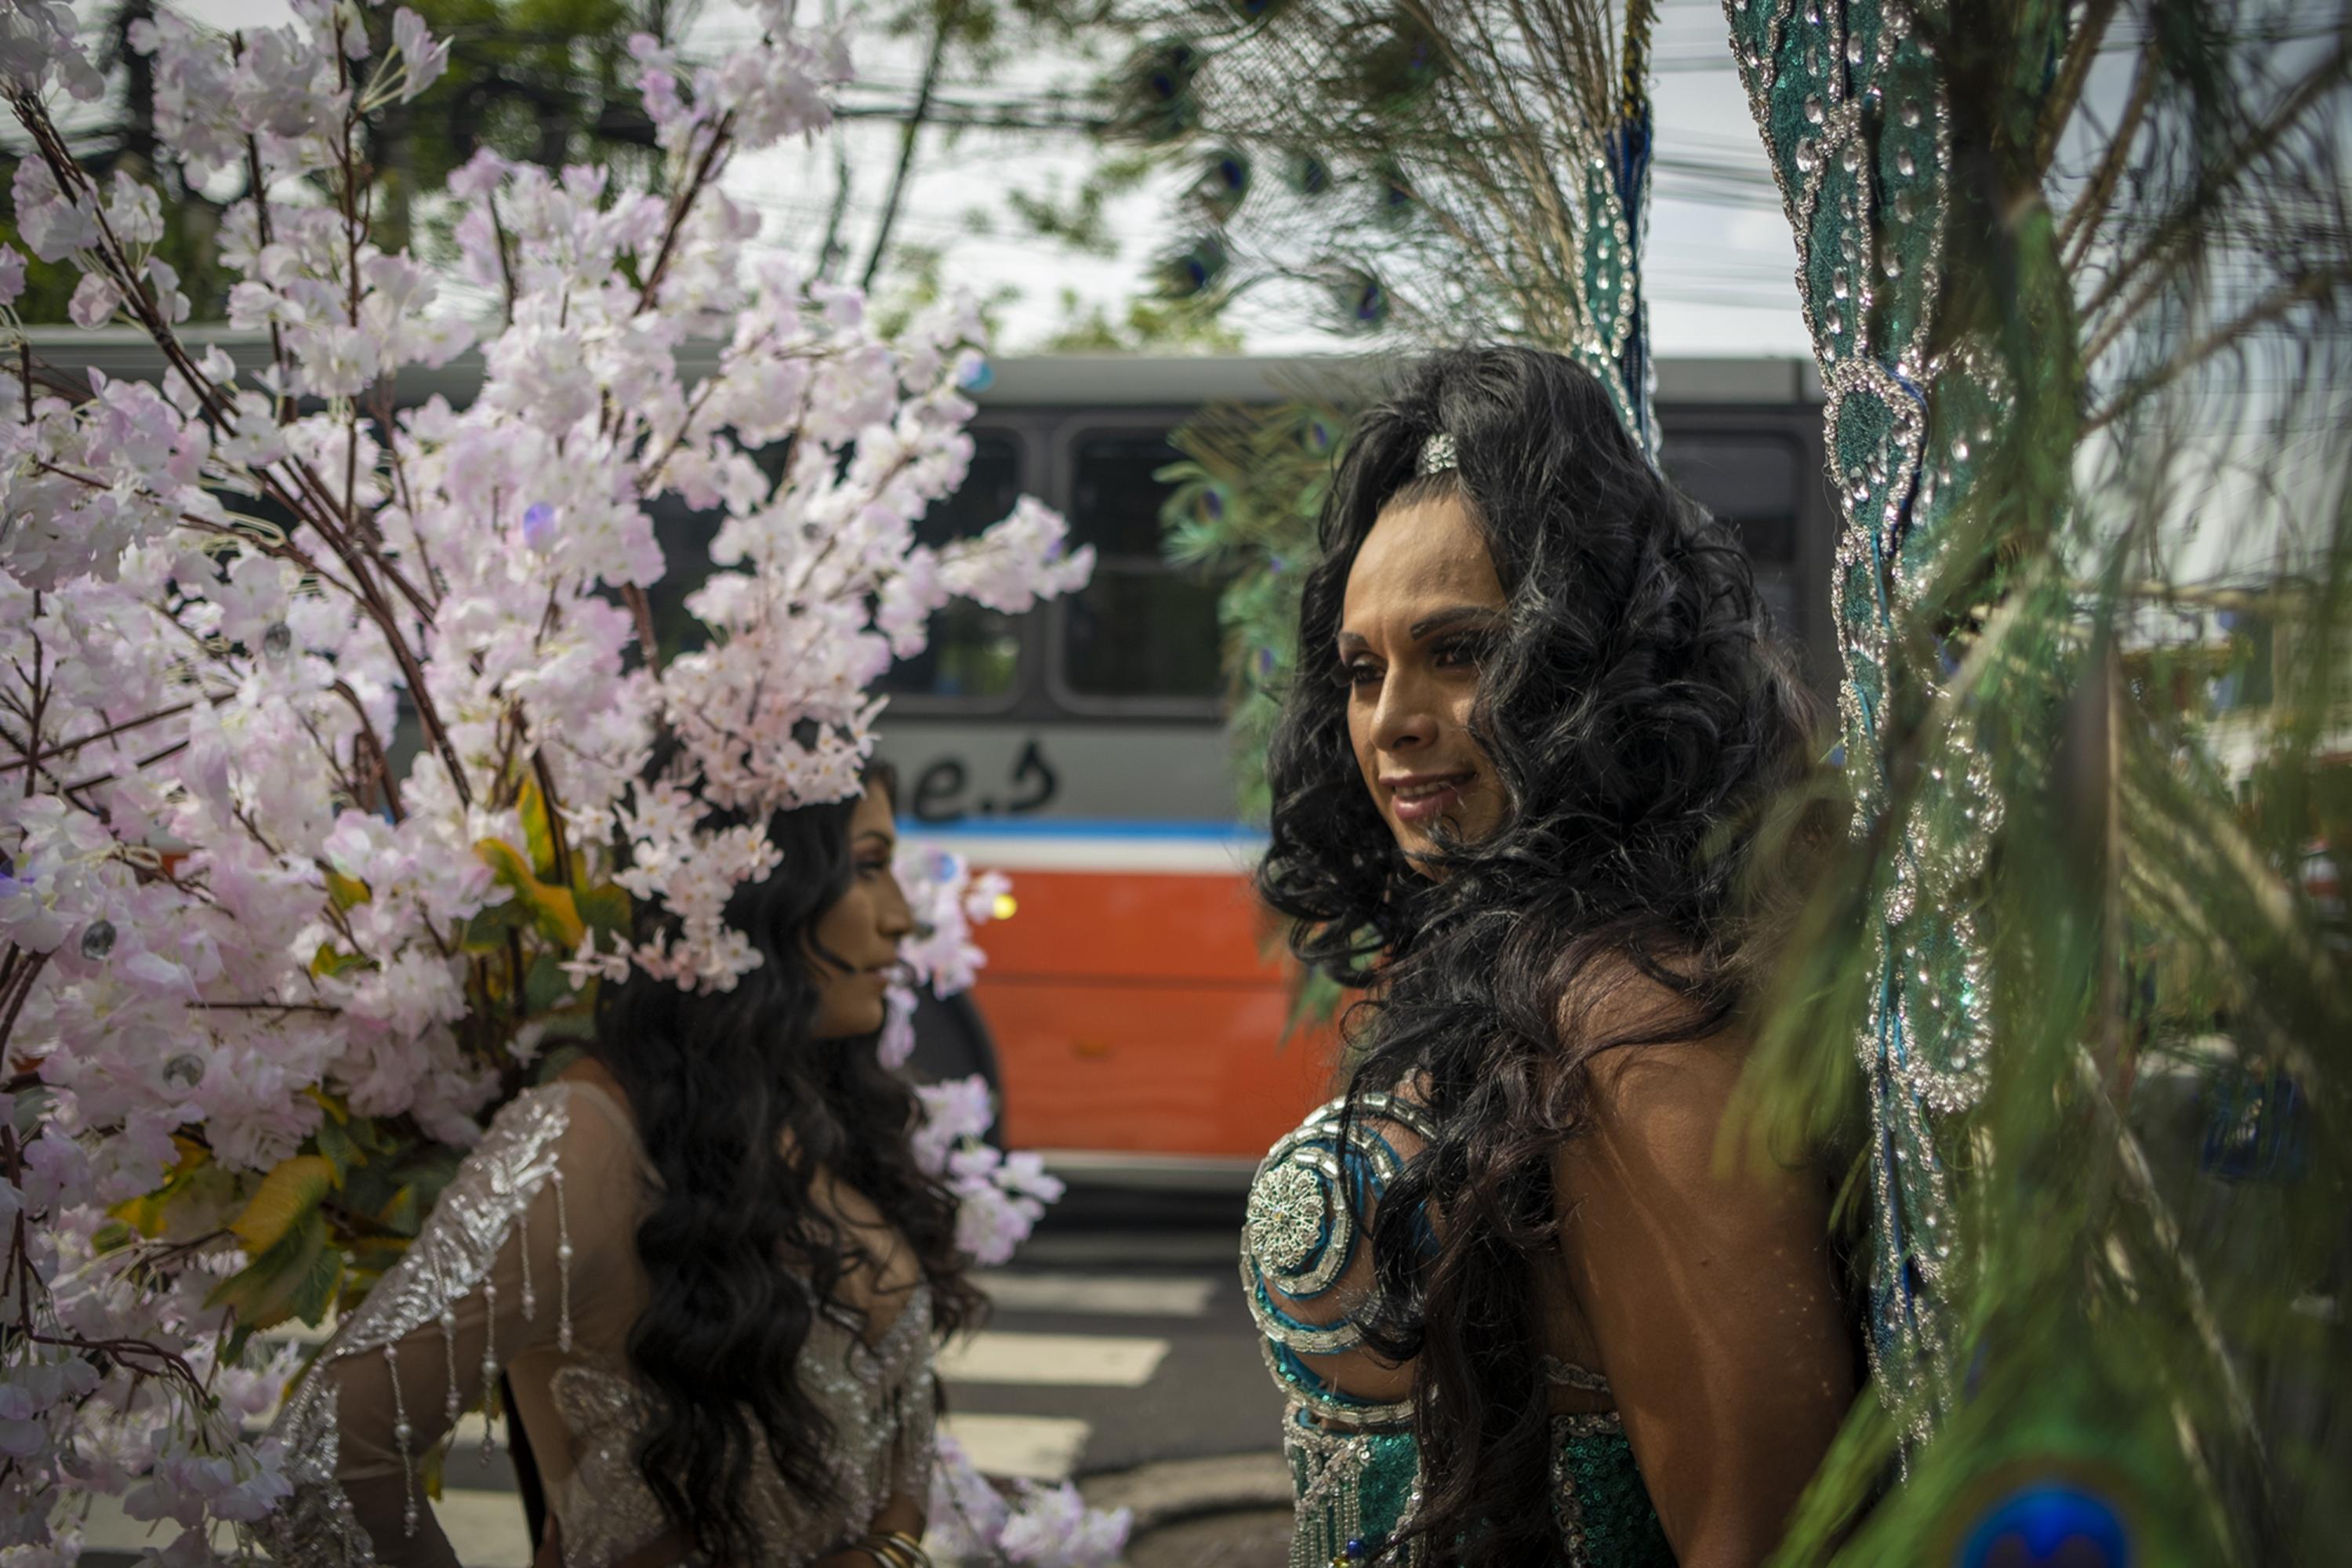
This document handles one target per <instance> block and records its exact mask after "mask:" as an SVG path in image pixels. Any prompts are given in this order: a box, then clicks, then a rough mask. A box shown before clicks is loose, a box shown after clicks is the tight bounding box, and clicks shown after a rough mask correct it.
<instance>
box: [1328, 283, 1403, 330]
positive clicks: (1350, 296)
mask: <svg viewBox="0 0 2352 1568" xmlns="http://www.w3.org/2000/svg"><path fill="white" fill-rule="evenodd" d="M1331 293H1332V298H1333V299H1335V300H1337V301H1338V302H1339V309H1340V310H1341V311H1342V312H1343V313H1344V314H1345V315H1346V317H1347V320H1348V324H1349V325H1350V326H1353V327H1358V328H1361V329H1364V330H1367V331H1369V330H1370V329H1372V328H1375V327H1378V326H1380V325H1381V324H1382V323H1384V322H1385V321H1387V320H1388V319H1389V296H1388V290H1387V289H1383V288H1381V280H1380V279H1377V278H1375V277H1373V276H1372V275H1371V274H1370V273H1369V272H1365V271H1362V270H1360V269H1358V268H1349V270H1348V271H1346V272H1344V273H1342V274H1341V275H1340V277H1339V280H1338V281H1337V282H1336V283H1334V284H1333V285H1332V287H1331Z"/></svg>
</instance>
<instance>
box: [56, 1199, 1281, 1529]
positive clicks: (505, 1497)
mask: <svg viewBox="0 0 2352 1568" xmlns="http://www.w3.org/2000/svg"><path fill="white" fill-rule="evenodd" d="M1241 1206H1242V1200H1241V1195H1240V1194H1238V1193H1232V1194H1214V1195H1208V1194H1168V1193H1156V1192H1126V1191H1119V1190H1115V1189H1099V1188H1088V1189H1082V1190H1076V1191H1073V1192H1072V1193H1071V1194H1070V1195H1069V1196H1068V1197H1066V1198H1065V1200H1064V1201H1063V1202H1062V1203H1061V1204H1059V1205H1056V1206H1055V1209H1054V1210H1053V1211H1052V1212H1051V1213H1050V1214H1049V1215H1048V1216H1047V1219H1046V1222H1045V1225H1044V1226H1041V1227H1040V1229H1039V1231H1038V1234H1037V1235H1036V1236H1034V1237H1032V1238H1031V1239H1030V1241H1029V1243H1028V1245H1027V1246H1026V1247H1024V1250H1023V1251H1022V1253H1021V1255H1020V1256H1019V1257H1017V1258H1014V1259H1013V1262H1012V1263H1011V1264H1009V1265H1008V1266H1006V1267H1005V1268H1001V1269H994V1270H990V1271H989V1272H988V1273H987V1274H986V1275H985V1276H984V1278H983V1279H982V1285H983V1287H984V1288H986V1289H988V1290H989V1291H990V1293H991V1295H992V1299H993V1300H994V1301H995V1310H994V1313H993V1315H992V1319H991V1321H990V1322H989V1323H988V1325H987V1326H986V1328H985V1329H984V1330H983V1331H982V1332H981V1333H980V1334H978V1335H977V1336H975V1337H973V1338H972V1339H971V1340H969V1341H967V1342H961V1343H960V1344H959V1345H957V1346H953V1347H950V1350H949V1352H947V1353H946V1355H945V1356H944V1357H943V1359H942V1363H941V1373H942V1375H943V1378H944V1381H945V1384H946V1387H947V1398H948V1416H947V1423H948V1427H949V1429H950V1431H951V1432H953V1433H954V1434H955V1435H956V1436H957V1437H958V1438H959V1440H961V1442H963V1444H964V1446H965V1447H966V1448H967V1449H968V1450H969V1451H970V1452H971V1455H972V1457H973V1458H974V1459H975V1461H977V1462H978V1463H979V1464H980V1466H981V1468H982V1469H983V1470H986V1471H988V1472H990V1473H992V1474H1007V1475H1019V1476H1025V1477H1029V1478H1031V1479H1038V1480H1045V1481H1055V1480H1062V1479H1085V1478H1087V1477H1089V1476H1096V1475H1100V1474H1102V1473H1104V1472H1108V1471H1124V1470H1130V1469H1133V1468H1135V1467H1137V1466H1140V1465H1146V1464H1150V1463H1152V1462H1154V1461H1160V1460H1186V1459H1202V1458H1216V1457H1221V1456H1226V1455H1236V1454H1248V1453H1259V1454H1271V1453H1273V1452H1274V1451H1275V1450H1276V1448H1277V1447H1278V1446H1279V1438H1278V1436H1277V1432H1278V1423H1279V1420H1280V1417H1281V1402H1280V1400H1279V1398H1278V1397H1277V1396H1276V1394H1275V1391H1274V1388H1273V1385H1272V1384H1271V1383H1270V1382H1269V1381H1268V1379H1267V1376H1266V1372H1265V1366H1264V1364H1263V1363H1262V1362H1261V1361H1260V1359H1259V1354H1258V1350H1257V1341H1256V1338H1255V1331H1254V1329H1253V1327H1252V1325H1251V1322H1250V1319H1249V1313H1248V1310H1247V1309H1246V1308H1245V1307H1244V1304H1243V1301H1242V1296H1241V1287H1240V1281H1239V1276H1238V1272H1237V1269H1236V1265H1235V1256H1236V1255H1235V1247H1236V1244H1237V1238H1238V1233H1239V1229H1240V1224H1241ZM438 1512H439V1515H440V1518H441V1520H442V1523H443V1528H444V1529H445V1530H446V1531H448V1533H449V1535H450V1537H451V1540H452V1542H453V1543H454V1544H455V1545H456V1546H457V1549H458V1552H459V1554H460V1556H461V1558H462V1559H463V1561H464V1562H465V1563H466V1564H467V1568H524V1565H526V1564H528V1563H529V1562H530V1551H529V1546H528V1543H527V1542H526V1540H525V1537H524V1530H523V1524H522V1511H521V1506H520V1500H518V1498H517V1497H516V1495H515V1478H514V1471H513V1468H512V1466H511V1465H510V1464H509V1461H508V1458H507V1456H506V1453H505V1449H504V1445H503V1443H501V1444H499V1447H497V1449H496V1450H495V1451H494V1452H492V1453H490V1454H488V1455H487V1456H486V1455H484V1454H483V1452H482V1450H481V1445H480V1442H479V1433H478V1425H477V1426H474V1427H473V1428H472V1429H471V1430H470V1431H469V1430H468V1428H465V1427H461V1428H460V1440H459V1442H458V1443H457V1445H456V1446H455V1447H453V1449H452V1451H451V1453H450V1455H449V1458H448V1462H447V1466H446V1480H445V1490H444V1495H443V1498H442V1501H441V1503H440V1505H439V1508H438ZM92 1526H93V1528H92V1530H91V1532H90V1537H89V1546H90V1547H91V1548H92V1550H90V1551H89V1552H86V1553H85V1555H84V1556H83V1559H82V1561H83V1563H85V1564H88V1565H89V1568H129V1565H130V1564H132V1563H136V1562H137V1561H138V1557H139V1549H140V1548H141V1547H142V1546H152V1545H160V1544H162V1543H163V1542H167V1541H168V1540H170V1538H171V1537H172V1536H173V1534H174V1533H176V1528H175V1527H171V1526H166V1527H165V1528H164V1529H163V1531H161V1532H159V1533H158V1534H155V1535H150V1534H149V1533H148V1531H147V1528H146V1527H145V1526H143V1525H140V1524H137V1523H134V1522H133V1521H128V1520H125V1519H122V1518H121V1516H120V1514H119V1513H118V1512H112V1511H110V1510H100V1512H99V1513H98V1514H97V1515H95V1516H94V1517H93V1520H92ZM1225 1560H1227V1561H1232V1559H1229V1558H1228V1559H1225ZM1172 1561H1174V1559H1171V1562H1172Z"/></svg>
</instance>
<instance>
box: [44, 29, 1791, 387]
mask: <svg viewBox="0 0 2352 1568" xmlns="http://www.w3.org/2000/svg"><path fill="white" fill-rule="evenodd" d="M182 4H183V8H184V10H186V11H187V12H188V13H190V14H191V15H194V16H198V17H201V18H202V19H204V20H205V21H207V22H211V23H214V24H215V25H217V26H255V25H268V24H269V23H273V22H278V21H282V20H284V19H285V18H286V16H288V14H289V13H288V10H287V7H286V5H285V4H284V0H182ZM81 8H82V9H83V10H85V12H87V11H88V10H89V8H90V0H82V6H81ZM842 8H843V10H844V11H845V13H846V14H849V15H852V16H854V15H855V14H856V10H857V9H858V3H857V0H845V4H844V5H843V7H842ZM1660 13H1661V14H1660V18H1659V23H1658V29H1657V33H1656V36H1655V45H1654V58H1655V61H1656V64H1657V67H1658V73H1659V74H1658V79H1657V83H1656V89H1655V102H1656V111H1657V112H1656V119H1657V143H1658V154H1659V156H1660V158H1661V159H1663V160H1665V161H1666V162H1667V163H1674V162H1675V161H1676V160H1678V159H1679V160H1701V161H1704V162H1705V163H1708V164H1710V165H1714V166H1716V167H1717V169H1718V170H1719V171H1720V173H1719V174H1717V175H1715V176H1714V177H1711V178H1710V179H1708V180H1707V181H1706V184H1705V187H1704V189H1702V190H1696V191H1695V190H1694V189H1692V188H1691V183H1690V182H1689V181H1688V180H1686V179H1678V178H1677V176H1675V175H1674V174H1662V175H1661V176H1660V177H1659V179H1658V181H1657V184H1656V188H1655V191H1654V212H1653V216H1652V220H1651V229H1650V251H1649V254H1650V256H1651V258H1652V261H1651V274H1652V278H1651V298H1652V300H1653V301H1654V310H1653V330H1652V336H1653V342H1654V347H1655V349H1656V352H1658V353H1661V354H1667V355H1679V354H1734V355H1749V354H1757V355H1764V354H1796V355H1801V354H1806V353H1810V349H1809V346H1808V344H1807V342H1806V340H1805V331H1804V322H1803V321H1802V319H1801V316H1800V315H1799V313H1798V310H1797V295H1796V288H1795V285H1794V283H1793V282H1792V281H1791V278H1792V274H1793V272H1794V270H1795V267H1796V251H1795V247H1794V246H1793V245H1792V243H1791V242H1790V237H1789V229H1788V224H1787V221H1786V220H1785V219H1784V218H1783V217H1782V216H1780V198H1779V194H1778V192H1777V191H1775V190H1774V188H1773V186H1772V183H1771V174H1770V172H1769V168H1768V166H1767V165H1766V163H1765V161H1764V154H1763V150H1762V146H1761V143H1760V142H1759V139H1758V137H1757V133H1756V128H1755V125H1754V123H1753V122H1752V121H1750V120H1749V118H1748V101H1747V98H1746V96H1745V95H1744V93H1743V92H1742V90H1741V89H1740V86H1739V79H1738V74H1737V73H1736V72H1735V71H1734V69H1733V68H1732V65H1731V59H1730V55H1729V52H1728V50H1727V47H1726V44H1725V41H1724V39H1725V34H1724V21H1723V11H1722V7H1721V5H1719V4H1718V3H1717V0H1664V5H1662V6H1661V7H1660ZM755 27H756V24H755V23H754V22H753V20H752V17H751V14H750V13H749V12H748V11H747V10H745V9H744V8H743V7H742V6H740V5H736V4H734V3H733V0H705V4H704V5H702V6H701V11H700V16H698V20H697V22H696V24H695V26H694V27H693V29H692V31H691V32H690V33H689V35H688V39H687V48H688V52H689V54H692V55H698V56H701V57H703V58H711V57H715V56H717V55H719V54H721V53H723V52H724V51H725V50H726V49H727V48H728V47H730V45H731V44H738V43H740V42H743V41H745V40H747V39H748V38H749V37H752V36H754V34H755ZM853 39H854V40H855V44H856V61H857V66H858V71H859V76H860V78H861V79H862V80H864V81H866V82H868V83H871V84H872V85H873V87H874V88H875V89H880V90H882V91H887V92H888V93H889V95H890V96H893V97H898V98H900V99H903V98H904V97H905V96H908V94H909V93H910V92H911V88H912V84H913V83H914V81H915V79H916V78H917V76H918V75H919V68H920V65H921V56H920V47H919V44H918V43H915V42H912V41H906V42H898V41H893V40H889V39H886V38H882V37H875V36H871V35H866V36H860V35H857V34H856V33H853ZM1091 69H1092V68H1091V67H1090V66H1089V64H1088V62H1086V61H1084V60H1076V59H1063V60H1056V59H1050V58H1047V59H1032V60H1024V61H1019V62H1016V63H1015V64H1014V65H1013V66H1012V67H1011V68H1008V69H1007V71H1006V72H1005V73H1004V75H1003V79H1001V81H1000V83H999V84H998V85H999V87H1000V88H1001V89H1013V90H1016V91H1019V92H1021V93H1022V94H1023V95H1024V96H1027V95H1029V94H1033V93H1038V92H1050V91H1055V90H1061V91H1066V92H1069V93H1071V94H1073V95H1075V94H1077V93H1080V92H1082V91H1083V90H1084V89H1085V87H1086V85H1087V80H1088V78H1089V75H1090V73H1091ZM893 89H895V90H893ZM845 123H846V129H845V132H844V134H845V145H846V147H847V149H848V152H849V155H850V163H851V169H852V183H853V188H854V189H855V190H856V193H857V199H856V201H855V202H854V203H853V207H852V222H851V224H850V225H849V226H848V229H847V233H848V236H849V237H850V240H851V243H852V246H853V251H852V254H853V256H855V257H856V258H861V259H862V258H863V256H864V254H865V248H866V242H867V240H868V238H869V237H870V235H871V232H872V227H871V225H872V217H873V215H874V213H875V212H876V211H877V210H878V207H879V205H880V200H881V195H882V192H883V190H884V188H885V187H886V185H887V181H888V177H889V172H890V166H891V162H892V160H893V159H894V158H895V156H896V153H897V147H898V126H897V125H896V124H894V123H891V122H889V121H879V120H864V121H849V122H845ZM1087 161H1088V160H1087V150H1086V149H1085V148H1084V146H1082V145H1081V144H1079V142H1078V141H1077V138H1076V135H1075V134H1072V135H1071V136H1070V137H1069V138H1068V139H1067V140H1066V141H1062V140H1059V139H1055V138H1051V137H1045V136H1024V137H1021V138H1018V139H1015V138H1012V137H1008V136H1005V135H1003V134H997V133H977V132H975V133H968V134H966V135H964V136H962V137H961V138H957V139H953V140H950V137H949V136H947V135H946V134H945V133H941V132H932V133H929V134H928V135H926V137H925V139H924V142H923V145H922V148H921V152H920V155H919V162H918V164H917V168H916V174H915V177H914V179H913V180H912V182H911V183H910V185H909V188H908V199H907V201H906V203H905V204H904V206H903V207H902V210H901V213H900V216H899V218H898V234H899V235H900V236H901V237H905V238H907V239H908V240H910V241H913V242H916V243H919V244H926V245H934V246H938V247H941V248H942V249H943V250H944V251H945V252H946V254H947V256H948V258H949V261H948V267H947V268H946V272H947V276H948V277H949V279H950V281H956V282H961V283H963V284H965V285H967V286H969V287H971V288H972V289H976V290H978V291H980V292H982V293H987V292H989V291H991V290H992V289H995V288H996V287H998V286H1000V285H1010V286H1012V287H1014V288H1017V289H1020V290H1021V291H1022V299H1021V300H1020V301H1019V302H1018V303H1017V304H1015V305H1013V307H1011V308H1010V309H1008V310H1006V311H1005V313H1004V315H1003V331H1004V341H1003V347H1004V348H1005V349H1007V350H1010V351H1013V352H1018V351H1020V350H1021V349H1023V348H1024V347H1028V346H1031V345H1033V344H1034V343H1035V342H1038V341H1039V340H1041V339H1042V338H1044V337H1045V335H1046V334H1048V333H1050V332H1051V331H1053V330H1054V329H1055V327H1056V326H1057V325H1058V324H1059V323H1060V321H1062V319H1063V313H1064V312H1063V307H1062V303H1061V295H1062V292H1063V291H1064V290H1065V289H1068V290H1071V291H1073V292H1075V293H1076V296H1077V297H1078V298H1079V299H1080V300H1082V301H1085V302H1087V303H1099V304H1101V305H1102V306H1104V307H1105V308H1106V310H1109V311H1110V312H1111V313H1113V314H1116V313H1117V310H1118V306H1119V305H1120V303H1121V302H1122V301H1124V300H1126V299H1127V298H1128V297H1129V296H1130V295H1132V294H1134V293H1135V292H1137V291H1138V290H1139V288H1140V287H1142V279H1143V274H1144V270H1145V268H1146V265H1147V263H1148V262H1149V260H1150V258H1151V257H1152V256H1153V255H1154V254H1155V253H1157V252H1158V251H1159V250H1160V249H1161V248H1162V247H1164V246H1165V245H1166V244H1167V243H1168V240H1169V237H1170V236H1171V233H1172V232H1173V229H1172V228H1171V224H1170V222H1169V219H1168V216H1167V215H1168V214H1169V212H1170V210H1171V205H1172V201H1171V195H1172V193H1171V184H1172V183H1173V180H1174V178H1175V177H1174V176H1171V180H1170V181H1169V182H1167V183H1163V184H1159V185H1156V186H1153V187H1150V188H1147V189H1145V190H1143V191H1139V192H1138V193H1137V194H1136V195H1133V196H1131V197H1129V198H1127V199H1126V200H1125V201H1123V202H1122V203H1121V204H1119V205H1118V206H1117V207H1116V208H1115V209H1114V210H1113V212H1112V215H1111V216H1112V222H1111V227H1112V229H1113V231H1114V232H1115V233H1116V234H1118V236H1119V237H1120V241H1121V244H1120V249H1119V254H1118V255H1117V256H1116V257H1113V258H1089V257H1081V256H1075V255H1071V254H1068V253H1066V252H1062V251H1058V250H1055V249H1053V248H1050V247H1042V246H1040V245H1039V244H1038V243H1036V242H1034V241H1026V242H1024V241H1023V240H1021V239H1019V238H1016V237H1012V236H1009V235H1007V236H1003V237H983V236H981V235H976V234H974V233H972V232H971V230H970V228H969V226H968V225H967V222H966V218H967V215H968V214H970V213H971V212H973V211H974V210H975V209H980V210H986V209H990V208H997V209H1001V208H1002V206H1003V197H1004V195H1005V194H1006V193H1008V192H1010V191H1013V190H1015V189H1018V190H1024V191H1029V192H1035V193H1043V192H1045V191H1046V190H1049V189H1051V188H1053V187H1054V186H1055V184H1056V182H1057V181H1058V182H1059V184H1060V186H1061V188H1063V189H1065V190H1066V189H1068V188H1071V187H1072V186H1074V185H1075V184H1076V181H1077V180H1078V179H1079V178H1080V177H1081V175H1082V174H1083V172H1084V170H1085V168H1086V167H1087ZM730 190H731V191H732V192H733V193H734V194H735V195H738V196H740V197H741V198H743V199H745V200H749V201H751V202H753V203H755V204H756V205H758V206H760V207H761V209H762V210H763V211H764V212H765V213H766V215H767V218H768V222H769V225H770V233H771V236H772V238H774V239H775V240H776V242H777V243H779V244H782V245H786V246H789V247H792V248H793V249H794V250H796V251H798V252H800V253H802V254H803V255H810V256H813V255H814V253H815V250H816V247H817V244H818V241H819V239H820V237H822V235H823V233H824V222H825V215H826V213H827V211H828V210H829V208H830V206H831V204H832V201H833V196H834V190H835V174H834V155H833V149H832V147H831V145H830V144H829V143H827V142H819V143H817V144H816V145H814V146H813V147H812V146H803V145H797V144H795V145H791V146H787V147H782V148H778V149H775V150H772V151H771V152H769V153H764V154H761V155H760V156H757V157H753V158H746V159H742V160H740V161H739V163H737V165H736V167H735V169H734V171H733V173H732V174H731V175H730ZM1723 195H1730V196H1731V197H1733V198H1734V199H1733V200H1732V201H1730V202H1726V201H1724V200H1722V199H1720V198H1721V197H1722V196H1723ZM1239 324H1240V325H1241V326H1242V327H1243V329H1244V331H1245V333H1246V335H1247V338H1248V347H1249V348H1251V349H1252V350H1254V351H1256V352H1259V353H1285V352H1298V351H1306V350H1312V349H1316V348H1336V347H1339V346H1342V345H1341V342H1340V341H1339V340H1333V339H1329V338H1327V337H1324V336H1323V335H1322V334H1320V333H1319V332H1318V331H1316V330H1315V329H1314V328H1313V327H1312V326H1311V325H1310V324H1308V323H1306V322H1304V321H1296V320H1286V319H1282V318H1280V317H1269V316H1267V315H1265V314H1263V313H1261V314H1256V315H1248V316H1244V317H1241V318H1240V319H1239Z"/></svg>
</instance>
